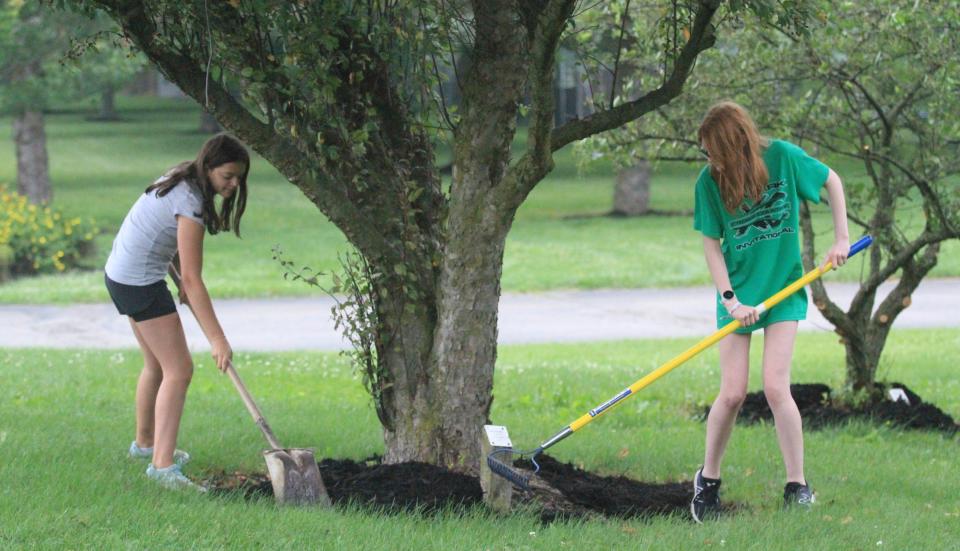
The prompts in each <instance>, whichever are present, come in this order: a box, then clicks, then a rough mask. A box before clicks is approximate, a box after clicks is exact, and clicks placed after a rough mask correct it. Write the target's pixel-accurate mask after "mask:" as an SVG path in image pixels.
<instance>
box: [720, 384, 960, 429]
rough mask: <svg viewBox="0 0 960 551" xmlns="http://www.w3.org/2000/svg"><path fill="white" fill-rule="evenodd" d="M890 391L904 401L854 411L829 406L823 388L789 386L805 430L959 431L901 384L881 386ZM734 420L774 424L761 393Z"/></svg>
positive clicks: (752, 395)
mask: <svg viewBox="0 0 960 551" xmlns="http://www.w3.org/2000/svg"><path fill="white" fill-rule="evenodd" d="M890 389H901V390H902V391H903V394H904V395H905V396H906V399H907V401H903V400H902V399H901V400H898V401H893V400H891V399H884V400H882V401H879V402H871V403H867V404H864V405H862V406H859V407H856V408H853V407H850V406H842V405H837V404H834V403H832V402H831V400H830V395H831V389H830V387H829V386H827V385H825V384H820V383H812V384H797V385H790V392H791V393H792V394H793V399H794V401H795V402H796V403H797V407H798V408H799V409H800V415H801V416H802V417H803V426H804V428H805V429H807V428H809V429H817V428H823V427H827V426H836V425H839V424H842V423H845V422H847V421H849V420H851V419H865V420H870V421H873V422H879V423H883V424H889V425H891V426H896V427H898V428H906V429H923V430H938V431H943V432H946V433H948V434H953V433H956V432H957V431H958V430H960V425H958V424H957V423H956V422H955V421H954V420H953V418H952V417H950V416H949V415H947V414H946V413H944V412H943V410H941V409H940V408H938V407H936V406H934V405H933V404H930V403H927V402H924V401H923V399H922V398H920V396H918V395H917V394H916V393H915V392H913V391H912V390H910V389H909V388H907V386H906V385H903V384H901V383H890V384H888V385H884V387H883V395H884V396H889V394H888V392H889V390H890ZM708 411H709V408H708ZM737 419H738V421H739V422H741V423H745V424H751V423H757V422H760V421H764V422H772V421H773V414H772V413H771V412H770V406H769V405H768V404H767V399H766V398H765V397H764V395H763V392H753V393H750V394H748V395H747V398H746V400H745V401H744V403H743V407H742V408H741V410H740V415H739V417H738V418H737Z"/></svg>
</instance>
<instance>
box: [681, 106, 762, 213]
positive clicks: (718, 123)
mask: <svg viewBox="0 0 960 551" xmlns="http://www.w3.org/2000/svg"><path fill="white" fill-rule="evenodd" d="M697 135H698V137H699V139H700V143H701V144H703V146H704V147H705V148H706V150H707V152H708V154H709V155H710V175H711V176H713V180H714V181H715V182H717V185H718V186H719V187H720V197H721V198H722V199H723V205H724V206H725V207H726V209H727V212H730V213H733V212H735V211H736V210H737V207H739V206H740V204H741V203H742V202H743V199H744V197H749V198H750V199H752V200H753V202H754V203H756V202H758V201H760V198H761V197H763V192H764V191H765V190H766V189H767V180H768V178H769V175H768V174H767V166H766V165H765V164H764V163H763V157H762V154H763V149H764V148H766V147H767V145H768V143H769V142H768V140H767V139H766V138H764V137H763V136H761V135H760V132H759V131H758V130H757V125H756V124H755V123H754V122H753V119H752V118H750V114H749V113H747V110H746V109H744V108H743V107H741V106H740V105H738V104H737V103H734V102H732V101H721V102H719V103H717V104H715V105H714V106H713V107H711V108H710V110H709V111H707V114H706V116H705V117H704V118H703V122H702V123H700V130H699V131H698V132H697Z"/></svg>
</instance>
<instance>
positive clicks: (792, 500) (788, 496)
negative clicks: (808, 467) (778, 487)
mask: <svg viewBox="0 0 960 551" xmlns="http://www.w3.org/2000/svg"><path fill="white" fill-rule="evenodd" d="M816 500H817V498H816V497H815V496H814V495H813V490H812V489H810V486H809V485H808V484H800V483H799V482H787V485H786V486H784V487H783V506H784V507H793V506H797V507H801V508H803V509H809V508H810V506H811V505H813V503H814V502H815V501H816Z"/></svg>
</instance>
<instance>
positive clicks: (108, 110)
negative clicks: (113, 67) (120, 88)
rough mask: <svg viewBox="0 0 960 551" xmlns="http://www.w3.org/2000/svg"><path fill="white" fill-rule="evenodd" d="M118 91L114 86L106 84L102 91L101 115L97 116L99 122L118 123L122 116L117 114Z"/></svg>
mask: <svg viewBox="0 0 960 551" xmlns="http://www.w3.org/2000/svg"><path fill="white" fill-rule="evenodd" d="M116 96H117V93H116V90H115V89H114V88H113V85H112V84H106V85H105V86H104V87H103V90H101V91H100V113H98V114H97V118H96V120H98V121H117V120H120V115H118V114H117V102H116Z"/></svg>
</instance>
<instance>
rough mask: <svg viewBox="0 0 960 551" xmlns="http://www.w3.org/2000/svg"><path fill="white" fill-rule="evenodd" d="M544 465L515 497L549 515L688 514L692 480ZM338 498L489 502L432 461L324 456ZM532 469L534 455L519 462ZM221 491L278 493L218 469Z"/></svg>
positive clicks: (438, 507) (420, 506) (475, 482)
mask: <svg viewBox="0 0 960 551" xmlns="http://www.w3.org/2000/svg"><path fill="white" fill-rule="evenodd" d="M537 461H538V463H539V464H540V467H541V470H540V472H539V474H538V475H537V476H536V477H534V480H533V482H532V484H531V486H532V489H531V490H530V491H528V492H520V491H516V492H515V493H514V503H515V504H518V505H520V506H521V507H530V508H532V509H533V510H535V511H537V512H538V514H539V515H540V519H541V520H542V521H543V522H553V521H555V520H559V519H567V518H584V517H594V516H599V517H617V518H629V517H643V516H651V515H670V514H675V513H680V514H685V513H686V511H687V510H688V508H689V506H690V499H691V498H692V497H693V495H692V484H691V483H689V482H670V483H663V484H654V483H645V482H640V481H637V480H633V479H630V478H627V477H625V476H616V475H614V476H600V475H597V474H593V473H590V472H587V471H584V470H582V469H579V468H577V467H575V466H573V465H571V464H569V463H561V462H559V461H557V460H556V459H553V458H552V457H550V456H547V455H541V456H538V457H537ZM318 467H319V468H320V474H321V476H322V477H323V482H324V485H325V486H326V488H327V492H328V493H329V494H330V499H331V500H332V501H333V503H334V505H346V504H350V503H352V504H355V505H359V506H362V507H369V508H371V509H375V510H378V511H383V512H387V513H404V512H413V511H419V512H422V513H424V514H433V513H436V512H438V511H442V510H446V511H449V510H463V509H465V508H467V507H470V506H473V505H479V504H481V502H482V501H483V494H482V491H481V489H480V481H479V479H478V478H475V477H472V476H469V475H464V474H460V473H455V472H451V471H448V470H446V469H444V468H441V467H437V466H434V465H427V464H424V463H401V464H396V465H384V464H381V463H380V458H378V457H372V458H370V459H367V460H365V461H360V462H356V461H353V460H350V459H324V460H323V461H320V462H319V463H318ZM517 467H518V468H519V469H529V468H531V465H530V463H529V461H518V462H517ZM201 482H202V483H203V484H204V485H206V486H207V487H208V488H209V489H210V492H211V493H212V494H214V495H237V494H239V495H241V496H243V497H245V498H247V499H258V498H272V496H273V488H272V486H271V484H270V479H269V478H268V477H267V475H266V473H239V472H237V473H218V474H215V475H213V476H211V477H209V478H207V479H205V480H203V481H201Z"/></svg>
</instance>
